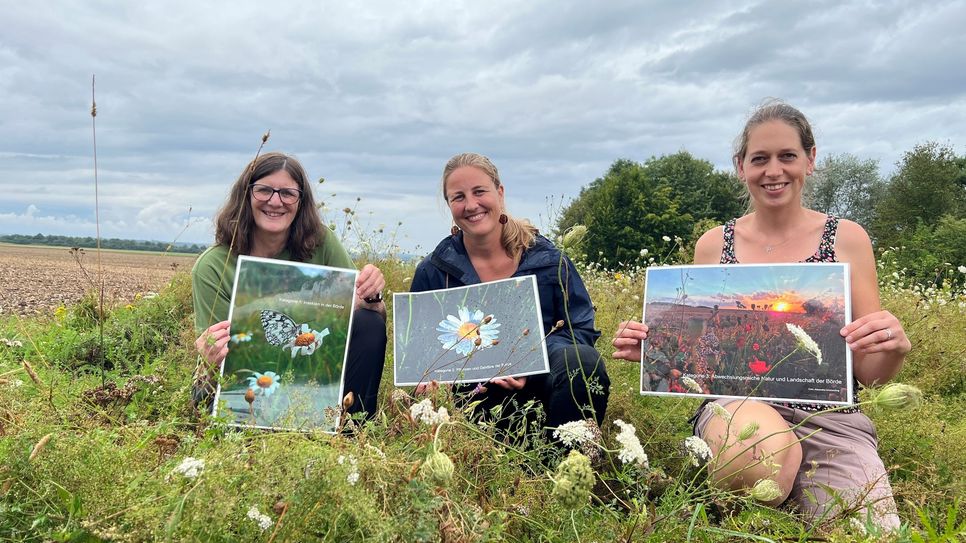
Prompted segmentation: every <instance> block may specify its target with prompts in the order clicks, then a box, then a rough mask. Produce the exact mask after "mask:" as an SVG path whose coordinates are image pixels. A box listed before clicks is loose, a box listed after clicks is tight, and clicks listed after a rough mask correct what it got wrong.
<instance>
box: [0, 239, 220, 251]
mask: <svg viewBox="0 0 966 543" xmlns="http://www.w3.org/2000/svg"><path fill="white" fill-rule="evenodd" d="M0 242H4V243H16V244H19V245H49V246H52V247H83V248H85V249H93V248H95V247H97V239H95V238H92V237H90V236H87V237H76V236H57V235H51V236H45V235H43V234H35V235H33V236H28V235H23V234H9V235H3V236H0ZM101 248H102V249H119V250H126V251H154V252H159V253H164V252H177V253H190V254H199V253H201V252H202V251H204V250H205V249H206V248H207V247H206V246H205V245H200V244H194V243H178V244H176V245H175V244H170V243H162V242H160V241H141V240H133V239H117V238H108V239H101Z"/></svg>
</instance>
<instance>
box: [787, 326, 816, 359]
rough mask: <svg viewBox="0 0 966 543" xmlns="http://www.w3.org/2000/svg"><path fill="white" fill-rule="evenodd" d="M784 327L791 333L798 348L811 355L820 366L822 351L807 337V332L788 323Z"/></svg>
mask: <svg viewBox="0 0 966 543" xmlns="http://www.w3.org/2000/svg"><path fill="white" fill-rule="evenodd" d="M785 326H787V327H788V331H789V332H791V333H792V335H793V336H795V341H796V342H797V343H798V346H799V347H800V348H802V349H805V350H806V351H808V352H810V353H812V355H814V356H815V359H816V360H818V364H819V365H820V366H821V365H822V349H819V348H818V343H815V340H814V339H812V337H811V336H809V335H808V332H806V331H805V330H802V328H801V327H799V326H796V325H794V324H792V323H790V322H788V323H785Z"/></svg>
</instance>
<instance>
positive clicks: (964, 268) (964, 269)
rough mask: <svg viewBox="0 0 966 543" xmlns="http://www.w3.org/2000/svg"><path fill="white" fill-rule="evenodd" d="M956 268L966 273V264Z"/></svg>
mask: <svg viewBox="0 0 966 543" xmlns="http://www.w3.org/2000/svg"><path fill="white" fill-rule="evenodd" d="M956 269H958V270H959V273H966V266H960V267H958V268H956Z"/></svg>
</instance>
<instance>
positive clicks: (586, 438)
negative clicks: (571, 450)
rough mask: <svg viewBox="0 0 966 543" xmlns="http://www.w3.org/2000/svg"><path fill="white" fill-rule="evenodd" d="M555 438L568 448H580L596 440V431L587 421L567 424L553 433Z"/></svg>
mask: <svg viewBox="0 0 966 543" xmlns="http://www.w3.org/2000/svg"><path fill="white" fill-rule="evenodd" d="M553 437H554V438H555V439H559V440H560V442H561V443H563V444H564V445H566V446H568V447H575V446H576V447H579V446H581V445H583V444H585V443H589V442H591V441H592V440H593V439H594V431H593V429H592V428H591V427H590V426H589V425H588V424H587V421H585V420H575V421H572V422H566V423H564V424H561V425H560V426H559V427H557V429H556V430H554V431H553Z"/></svg>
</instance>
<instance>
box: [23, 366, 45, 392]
mask: <svg viewBox="0 0 966 543" xmlns="http://www.w3.org/2000/svg"><path fill="white" fill-rule="evenodd" d="M23 369H25V370H27V375H29V376H30V380H31V381H33V382H34V384H36V385H37V386H39V387H40V386H44V383H43V381H41V380H40V377H37V372H35V371H34V368H33V367H32V366H31V365H30V362H27V361H26V360H24V361H23Z"/></svg>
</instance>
